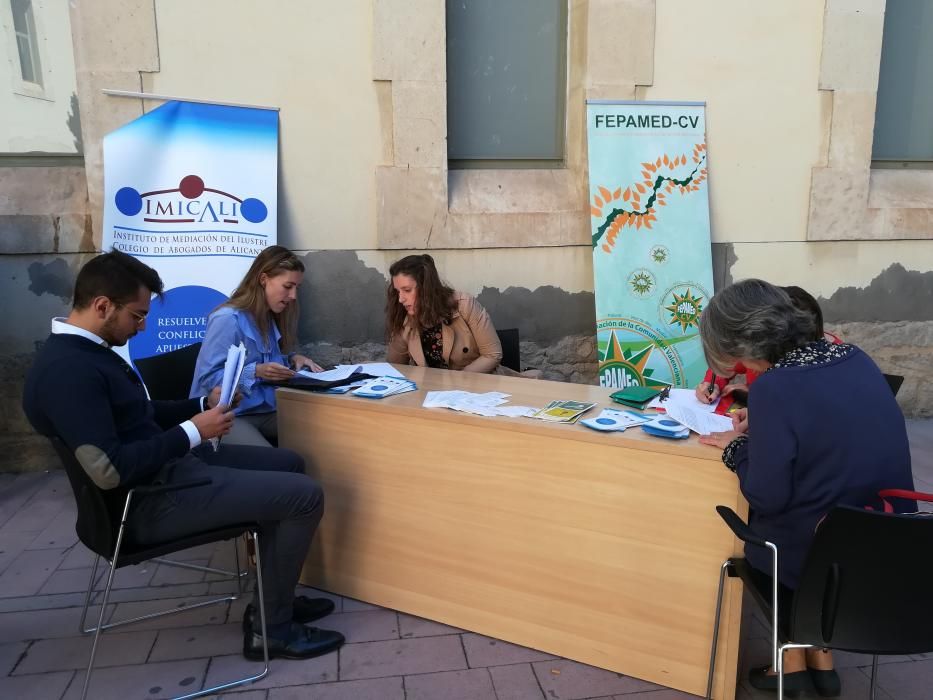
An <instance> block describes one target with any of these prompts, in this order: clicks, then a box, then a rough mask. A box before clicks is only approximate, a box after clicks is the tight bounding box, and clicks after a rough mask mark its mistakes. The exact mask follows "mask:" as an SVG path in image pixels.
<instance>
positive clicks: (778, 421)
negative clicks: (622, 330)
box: [700, 279, 913, 697]
mask: <svg viewBox="0 0 933 700" xmlns="http://www.w3.org/2000/svg"><path fill="white" fill-rule="evenodd" d="M817 330H818V329H817V318H816V316H815V315H814V313H813V312H812V311H809V310H807V309H805V308H798V307H796V306H795V304H794V302H793V300H792V298H791V296H789V295H788V293H787V292H786V291H784V290H783V289H781V288H779V287H775V286H774V285H771V284H768V283H767V282H764V281H762V280H756V279H749V280H744V281H742V282H737V283H735V284H733V285H730V286H729V287H726V288H725V289H723V290H722V291H720V292H718V293H717V294H716V295H715V296H714V297H713V298H712V299H710V302H709V305H708V306H707V308H706V310H705V311H704V312H703V316H702V318H701V320H700V335H701V337H702V340H703V350H704V353H705V354H706V360H707V362H708V363H709V366H710V367H711V368H713V370H714V371H716V372H717V373H718V372H722V371H723V370H727V369H728V368H730V367H732V366H734V365H735V363H736V362H741V363H742V364H743V365H744V366H745V367H748V368H750V369H752V370H754V371H756V372H759V373H760V376H759V377H758V378H757V379H756V380H755V383H754V384H753V385H752V386H751V387H750V388H749V393H748V411H747V414H746V415H745V416H744V417H743V416H741V415H740V416H737V417H736V418H733V422H734V424H735V428H736V429H735V431H733V432H726V433H714V434H712V435H709V436H707V437H701V438H700V441H701V442H703V443H705V444H708V445H716V446H718V447H721V448H724V449H723V462H725V464H726V466H727V467H729V469H731V470H732V471H734V472H735V473H736V476H737V477H738V480H739V487H740V488H741V490H742V494H743V495H744V496H745V499H746V500H747V501H748V505H749V510H750V515H749V524H750V525H751V526H752V528H753V529H754V530H755V531H756V532H757V533H758V534H759V535H760V536H761V537H763V538H764V539H766V540H767V541H769V542H773V543H774V544H776V545H777V547H778V552H779V558H778V572H777V574H778V580H779V582H780V590H781V592H782V596H781V597H782V598H784V599H787V600H789V599H790V595H791V592H792V591H793V590H794V589H795V588H796V587H797V583H798V580H799V577H800V573H801V569H802V568H803V564H804V559H805V558H806V555H807V551H808V549H809V548H810V544H811V542H812V540H813V534H814V531H815V530H816V528H817V527H818V525H819V522H820V520H821V519H822V518H823V517H824V516H825V515H826V514H827V513H828V512H829V511H830V510H832V508H833V507H834V506H836V505H837V504H848V505H856V506H857V505H862V504H863V502H859V500H860V499H863V498H866V497H870V496H872V495H875V494H877V493H878V491H879V490H880V489H883V488H895V489H909V490H912V489H913V477H912V475H911V468H910V448H909V445H908V442H907V429H906V426H905V425H904V416H903V415H902V414H901V410H900V408H899V407H898V405H897V402H896V401H895V399H894V394H893V393H892V392H891V389H890V388H889V387H888V384H887V382H886V381H885V379H884V376H883V375H882V374H881V370H879V369H878V367H877V365H875V363H874V362H873V361H872V360H871V358H870V357H868V355H866V354H865V353H864V352H862V351H861V350H860V349H859V348H857V347H856V346H854V345H849V344H846V343H841V344H833V343H830V342H828V341H827V340H826V339H824V338H823V337H822V336H821V334H819V333H818V332H817ZM814 338H818V340H814ZM905 505H906V504H905ZM745 558H746V560H747V561H748V563H749V564H750V565H751V566H752V567H753V568H754V569H755V570H757V571H758V572H759V573H760V577H761V580H762V583H763V584H765V585H767V586H768V587H770V586H771V585H772V584H771V580H772V579H771V568H772V563H771V554H770V553H769V551H768V550H766V549H765V548H764V547H759V546H756V545H751V544H749V545H746V547H745ZM785 607H786V606H785ZM785 607H782V608H781V610H782V612H786V613H789V612H790V610H788V609H785ZM784 668H785V674H784V678H785V684H784V688H785V690H789V691H791V692H798V691H801V690H806V689H808V688H809V687H810V686H811V684H812V685H814V686H815V687H816V690H817V692H818V693H819V694H820V695H822V696H824V697H835V696H837V695H839V693H840V692H841V689H840V688H841V685H840V681H839V676H838V675H837V674H836V672H835V671H834V670H833V661H832V655H831V653H830V652H828V651H824V650H821V649H816V648H813V649H807V650H806V653H805V652H804V650H803V649H790V650H788V651H787V652H786V654H785V662H784ZM749 682H750V683H751V684H752V685H753V686H754V687H755V688H759V689H774V688H775V687H776V686H777V681H776V677H775V676H774V673H773V670H772V669H770V668H769V667H767V666H766V667H764V668H757V669H752V671H751V673H750V675H749Z"/></svg>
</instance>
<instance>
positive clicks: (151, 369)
mask: <svg viewBox="0 0 933 700" xmlns="http://www.w3.org/2000/svg"><path fill="white" fill-rule="evenodd" d="M199 352H201V343H194V344H192V345H188V346H187V347H183V348H179V349H178V350H172V351H171V352H166V353H163V354H162V355H153V356H152V357H144V358H143V359H141V360H136V362H135V364H136V369H137V370H139V374H140V376H141V377H142V378H143V381H144V382H145V383H146V388H147V389H148V390H149V396H150V398H153V399H156V400H163V399H187V398H188V392H189V391H190V390H191V380H192V379H193V378H194V365H195V363H196V362H197V361H198V353H199Z"/></svg>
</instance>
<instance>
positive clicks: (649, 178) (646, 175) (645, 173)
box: [641, 170, 651, 182]
mask: <svg viewBox="0 0 933 700" xmlns="http://www.w3.org/2000/svg"><path fill="white" fill-rule="evenodd" d="M641 176H642V177H643V178H645V180H647V181H648V182H651V173H649V172H648V171H647V170H642V171H641Z"/></svg>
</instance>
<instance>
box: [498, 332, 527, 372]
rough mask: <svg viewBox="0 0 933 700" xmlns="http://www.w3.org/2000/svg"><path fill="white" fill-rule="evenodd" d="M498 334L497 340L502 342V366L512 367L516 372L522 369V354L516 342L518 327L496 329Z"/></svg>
mask: <svg viewBox="0 0 933 700" xmlns="http://www.w3.org/2000/svg"><path fill="white" fill-rule="evenodd" d="M496 335H498V336H499V342H500V343H501V344H502V362H501V363H500V364H502V366H503V367H508V368H509V369H514V370H515V371H516V372H521V371H522V355H521V350H520V348H519V343H518V329H517V328H505V329H503V330H501V331H500V330H496Z"/></svg>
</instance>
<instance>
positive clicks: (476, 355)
mask: <svg viewBox="0 0 933 700" xmlns="http://www.w3.org/2000/svg"><path fill="white" fill-rule="evenodd" d="M454 297H455V298H456V300H457V310H456V311H454V315H453V318H451V319H450V323H445V324H441V336H442V338H443V354H444V361H445V362H447V366H448V367H449V368H450V369H454V370H463V371H465V372H488V373H493V372H495V371H496V368H497V367H498V366H499V362H501V360H502V344H501V343H500V342H499V336H498V335H496V329H495V328H494V327H493V325H492V320H491V319H490V318H489V314H488V313H486V309H484V308H483V307H482V305H481V304H480V303H479V302H478V301H476V299H474V298H473V297H472V296H470V295H469V294H464V293H463V292H455V293H454ZM387 355H388V360H389V362H394V363H397V364H403V365H407V364H416V365H418V366H419V367H424V366H425V365H426V364H427V363H426V362H425V359H424V351H423V350H422V349H421V334H420V333H419V332H418V331H416V330H414V329H413V328H412V327H411V325H410V323H409V319H407V318H406V319H405V326H404V327H403V328H402V331H401V333H397V334H396V335H394V336H392V338H391V339H390V340H389V347H388V350H387Z"/></svg>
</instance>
